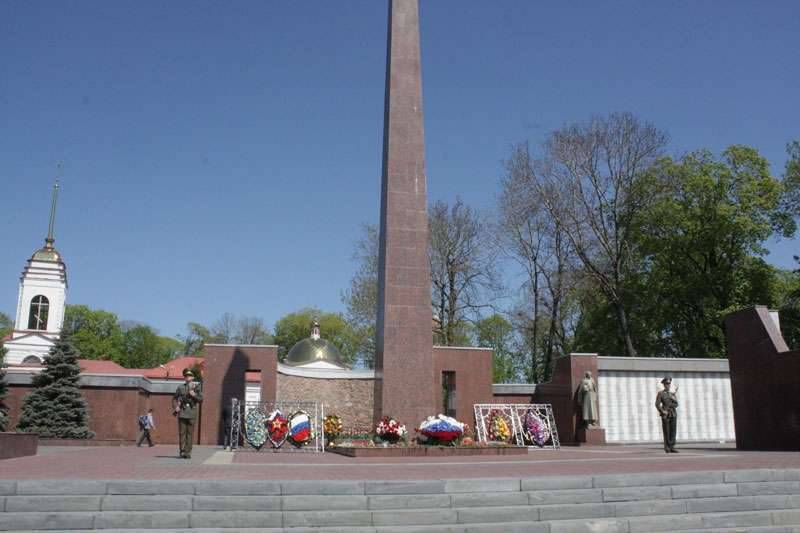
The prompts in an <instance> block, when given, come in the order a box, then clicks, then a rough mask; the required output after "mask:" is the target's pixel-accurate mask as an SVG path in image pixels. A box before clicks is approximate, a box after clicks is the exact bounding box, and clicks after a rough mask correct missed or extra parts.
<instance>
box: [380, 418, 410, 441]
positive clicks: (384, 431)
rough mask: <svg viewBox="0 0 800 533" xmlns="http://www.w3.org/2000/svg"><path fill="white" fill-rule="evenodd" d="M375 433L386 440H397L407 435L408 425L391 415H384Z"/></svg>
mask: <svg viewBox="0 0 800 533" xmlns="http://www.w3.org/2000/svg"><path fill="white" fill-rule="evenodd" d="M375 434H376V435H378V437H380V439H381V440H383V441H385V442H397V441H399V440H400V439H402V438H404V437H405V436H406V427H405V426H404V425H402V424H400V423H399V422H398V421H397V420H395V419H394V418H392V417H390V416H384V417H383V418H381V421H380V422H378V425H377V426H376V427H375Z"/></svg>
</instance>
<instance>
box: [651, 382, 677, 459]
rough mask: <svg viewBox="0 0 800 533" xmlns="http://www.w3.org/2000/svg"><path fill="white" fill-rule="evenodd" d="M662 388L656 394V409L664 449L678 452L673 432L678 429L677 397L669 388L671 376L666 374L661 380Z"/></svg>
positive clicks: (668, 451)
mask: <svg viewBox="0 0 800 533" xmlns="http://www.w3.org/2000/svg"><path fill="white" fill-rule="evenodd" d="M661 384H662V385H663V386H664V390H662V391H659V392H658V395H657V396H656V409H658V413H659V414H660V415H661V431H662V432H663V433H664V451H665V452H667V453H678V450H676V449H675V434H676V433H677V430H678V411H677V409H678V398H676V397H675V393H674V392H672V391H671V390H670V386H671V385H672V378H671V377H669V376H667V377H665V378H664V379H662V380H661Z"/></svg>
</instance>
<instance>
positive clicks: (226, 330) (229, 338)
mask: <svg viewBox="0 0 800 533" xmlns="http://www.w3.org/2000/svg"><path fill="white" fill-rule="evenodd" d="M237 329H238V324H237V320H236V316H234V314H233V313H229V312H225V313H222V316H221V317H219V318H218V319H217V320H216V321H215V322H214V323H213V324H212V325H211V333H212V334H213V335H214V338H215V342H219V343H220V344H227V343H229V342H234V340H235V338H236V330H237Z"/></svg>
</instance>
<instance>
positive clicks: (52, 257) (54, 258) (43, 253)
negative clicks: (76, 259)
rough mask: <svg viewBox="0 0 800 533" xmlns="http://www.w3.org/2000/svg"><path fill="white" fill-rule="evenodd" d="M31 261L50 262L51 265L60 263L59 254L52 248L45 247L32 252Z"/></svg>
mask: <svg viewBox="0 0 800 533" xmlns="http://www.w3.org/2000/svg"><path fill="white" fill-rule="evenodd" d="M31 261H50V262H53V263H60V262H62V259H61V254H60V253H58V251H56V249H55V248H53V247H52V246H45V247H44V248H40V249H38V250H36V251H35V252H33V255H32V256H31Z"/></svg>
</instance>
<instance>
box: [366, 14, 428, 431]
mask: <svg viewBox="0 0 800 533" xmlns="http://www.w3.org/2000/svg"><path fill="white" fill-rule="evenodd" d="M383 120H384V125H383V175H382V180H381V225H380V249H379V270H378V322H377V332H376V336H377V339H376V340H377V342H376V353H375V411H374V415H375V419H376V420H377V419H379V418H380V417H381V416H383V415H389V416H392V417H394V418H396V419H397V420H398V421H399V422H400V423H402V424H405V425H406V427H407V428H409V430H411V429H412V428H414V427H417V426H418V424H419V423H420V422H422V421H423V420H425V417H426V416H430V415H435V414H437V413H435V412H434V411H435V410H436V402H435V400H434V398H435V392H434V390H433V388H434V387H433V383H434V376H433V333H432V329H433V328H432V313H431V293H430V290H431V289H430V286H431V274H430V264H429V263H428V210H427V187H426V179H425V136H424V128H423V121H422V75H421V65H420V45H419V3H418V0H390V2H389V34H388V46H387V54H386V99H385V103H384V118H383Z"/></svg>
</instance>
